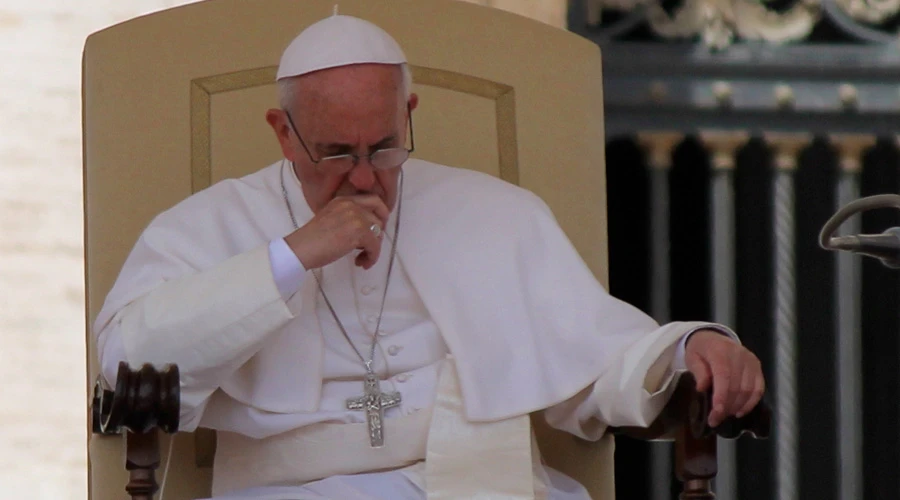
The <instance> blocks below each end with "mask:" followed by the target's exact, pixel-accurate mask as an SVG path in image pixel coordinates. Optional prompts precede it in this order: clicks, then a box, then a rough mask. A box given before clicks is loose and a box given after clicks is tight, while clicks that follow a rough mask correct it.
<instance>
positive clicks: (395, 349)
mask: <svg viewBox="0 0 900 500" xmlns="http://www.w3.org/2000/svg"><path fill="white" fill-rule="evenodd" d="M401 349H403V347H401V346H398V345H392V346H390V347H388V354H390V355H391V356H396V355H397V353H399V352H400V350H401Z"/></svg>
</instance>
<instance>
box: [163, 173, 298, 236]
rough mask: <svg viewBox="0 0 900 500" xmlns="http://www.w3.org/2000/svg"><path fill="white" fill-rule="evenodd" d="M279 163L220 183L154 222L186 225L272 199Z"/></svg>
mask: <svg viewBox="0 0 900 500" xmlns="http://www.w3.org/2000/svg"><path fill="white" fill-rule="evenodd" d="M280 163H281V162H276V163H273V164H271V165H268V166H266V167H263V168H261V169H259V170H256V171H255V172H252V173H249V174H246V175H244V176H241V177H234V178H228V179H222V180H220V181H218V182H216V183H214V184H212V185H211V186H209V187H206V188H204V189H202V190H200V191H197V192H196V193H193V194H191V195H190V196H188V197H187V198H184V199H183V200H181V201H179V202H178V203H176V204H175V205H173V206H172V207H170V208H168V209H166V210H164V211H162V212H161V213H160V214H159V215H157V217H156V218H155V222H161V221H167V222H175V221H180V222H182V223H187V222H190V221H192V220H197V219H204V218H205V217H204V215H214V214H217V213H220V212H222V211H223V210H225V209H227V208H229V207H233V206H234V204H235V202H251V201H252V202H254V203H253V204H255V203H258V202H260V201H263V200H268V199H272V198H273V197H272V192H273V186H272V184H273V178H274V177H275V176H276V175H277V172H278V169H279V165H280ZM276 180H277V179H276Z"/></svg>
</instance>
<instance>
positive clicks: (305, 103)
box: [267, 64, 416, 213]
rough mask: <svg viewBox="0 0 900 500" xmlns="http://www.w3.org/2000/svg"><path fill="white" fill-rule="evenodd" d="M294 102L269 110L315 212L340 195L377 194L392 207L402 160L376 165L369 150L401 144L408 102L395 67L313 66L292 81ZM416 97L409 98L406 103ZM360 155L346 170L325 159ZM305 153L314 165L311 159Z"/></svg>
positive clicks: (411, 106) (412, 104)
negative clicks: (285, 107) (386, 165)
mask: <svg viewBox="0 0 900 500" xmlns="http://www.w3.org/2000/svg"><path fill="white" fill-rule="evenodd" d="M293 88H294V92H295V95H294V99H293V106H292V107H291V108H290V109H288V110H287V111H288V112H289V113H290V118H291V120H292V121H293V124H294V126H296V129H297V130H296V132H297V133H298V134H299V135H300V137H301V138H302V139H303V143H304V144H305V145H306V147H307V148H308V149H309V154H307V152H306V150H304V148H303V146H302V145H301V143H300V141H299V140H298V138H297V136H296V134H294V131H293V128H292V127H291V123H290V121H289V120H288V117H287V115H286V114H285V113H284V112H283V111H280V110H270V111H269V114H268V115H267V119H268V121H269V123H270V125H272V127H273V129H275V132H276V135H277V136H278V139H279V142H280V143H281V146H282V151H283V152H284V155H285V158H287V159H288V160H290V161H292V162H293V163H294V170H295V172H296V174H297V178H298V179H300V183H301V184H302V187H303V194H304V196H305V197H306V201H307V204H308V205H309V207H310V209H312V211H313V213H317V212H318V211H319V210H321V209H322V208H324V207H325V205H327V204H328V202H330V201H331V200H332V199H334V198H335V197H338V196H345V195H354V194H375V195H378V196H379V197H380V198H381V199H382V200H383V201H384V203H385V204H386V205H387V207H388V208H389V209H391V210H393V207H394V205H395V203H396V201H397V181H398V178H399V175H400V169H401V167H400V166H397V167H394V168H389V169H387V170H377V169H375V168H374V167H373V166H372V164H371V163H370V162H369V159H368V157H367V155H370V154H372V153H374V152H375V151H377V150H379V149H385V148H403V147H406V130H407V128H406V127H407V112H406V111H407V102H406V100H405V98H404V96H403V95H402V73H401V71H400V68H399V67H397V66H387V65H379V64H363V65H354V66H345V67H340V68H333V69H328V70H323V71H318V72H316V73H312V74H309V75H304V76H303V77H300V78H298V79H297V82H296V84H295V85H294V87H293ZM415 104H416V98H415V96H412V97H411V98H410V102H409V105H410V109H411V108H413V107H415ZM345 154H353V155H357V156H360V157H361V158H359V160H358V161H357V163H356V165H355V166H354V167H353V168H352V169H351V170H350V171H348V172H335V171H334V168H329V167H330V166H332V167H333V166H334V165H329V163H332V162H329V161H324V162H322V161H320V160H321V159H322V158H326V157H330V156H337V155H345ZM310 155H312V158H313V159H315V160H319V161H320V162H319V163H315V162H313V161H311V160H310Z"/></svg>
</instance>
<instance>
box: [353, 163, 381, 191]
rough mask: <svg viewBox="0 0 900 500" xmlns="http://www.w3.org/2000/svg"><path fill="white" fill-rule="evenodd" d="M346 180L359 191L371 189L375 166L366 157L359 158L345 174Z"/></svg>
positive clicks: (373, 184)
mask: <svg viewBox="0 0 900 500" xmlns="http://www.w3.org/2000/svg"><path fill="white" fill-rule="evenodd" d="M347 180H348V181H350V184H352V185H353V187H355V188H356V189H358V190H360V191H371V190H372V188H373V187H374V186H375V180H376V179H375V168H374V167H372V164H371V163H370V162H369V159H368V158H366V157H363V158H360V159H359V160H358V161H357V163H356V166H354V167H353V170H351V171H350V173H349V174H348V175H347Z"/></svg>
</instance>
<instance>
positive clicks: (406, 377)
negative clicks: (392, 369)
mask: <svg viewBox="0 0 900 500" xmlns="http://www.w3.org/2000/svg"><path fill="white" fill-rule="evenodd" d="M411 376H412V375H410V374H408V373H401V374H400V375H397V382H400V383H401V384H402V383H403V382H406V381H407V380H409V378H410V377H411Z"/></svg>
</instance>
